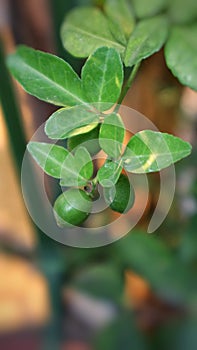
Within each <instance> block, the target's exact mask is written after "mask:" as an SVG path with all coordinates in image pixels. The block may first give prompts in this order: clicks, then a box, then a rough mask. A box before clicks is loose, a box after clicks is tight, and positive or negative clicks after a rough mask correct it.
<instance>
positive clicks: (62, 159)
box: [27, 142, 93, 186]
mask: <svg viewBox="0 0 197 350" xmlns="http://www.w3.org/2000/svg"><path fill="white" fill-rule="evenodd" d="M27 149H28V151H29V152H30V154H31V155H32V156H33V158H34V159H35V161H36V162H37V164H38V165H39V166H40V167H41V168H42V169H43V170H44V172H45V173H46V174H48V175H50V176H52V177H55V178H57V179H61V178H63V179H62V180H61V185H62V186H76V185H78V186H83V185H86V184H87V180H89V179H90V178H91V177H92V174H93V163H92V159H91V156H90V154H89V152H88V151H87V150H86V149H85V148H84V147H79V148H78V149H77V150H76V152H75V155H73V154H72V153H69V152H68V151H67V150H66V149H65V148H63V147H61V146H56V145H53V144H50V143H43V142H30V143H29V144H28V146H27Z"/></svg>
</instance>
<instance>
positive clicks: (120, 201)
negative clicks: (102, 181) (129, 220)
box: [104, 174, 135, 213]
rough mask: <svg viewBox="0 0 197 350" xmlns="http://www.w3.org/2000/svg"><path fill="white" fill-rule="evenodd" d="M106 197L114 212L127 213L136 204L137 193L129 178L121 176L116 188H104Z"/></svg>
mask: <svg viewBox="0 0 197 350" xmlns="http://www.w3.org/2000/svg"><path fill="white" fill-rule="evenodd" d="M104 197H105V200H106V202H107V204H108V205H109V206H110V208H111V209H112V210H114V211H117V212H118V213H126V212H128V211H129V210H130V209H131V207H132V206H133V204H134V201H135V192H134V189H133V186H132V185H131V183H130V182H129V179H128V177H127V176H126V175H124V174H121V175H120V177H119V179H118V181H117V183H116V184H115V186H113V187H108V188H107V187H106V188H104Z"/></svg>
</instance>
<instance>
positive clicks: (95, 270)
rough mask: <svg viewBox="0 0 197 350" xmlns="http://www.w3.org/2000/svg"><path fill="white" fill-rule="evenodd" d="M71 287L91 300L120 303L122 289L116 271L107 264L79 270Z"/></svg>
mask: <svg viewBox="0 0 197 350" xmlns="http://www.w3.org/2000/svg"><path fill="white" fill-rule="evenodd" d="M71 286H72V287H74V288H75V289H77V290H79V291H80V292H82V293H83V294H86V295H89V296H91V297H93V298H97V299H101V300H105V301H106V300H108V301H112V300H113V301H115V302H118V301H120V299H121V296H122V293H123V287H124V285H123V279H122V277H121V274H120V273H119V271H118V269H117V268H115V267H114V266H113V265H111V264H109V263H108V264H100V265H94V266H90V267H88V268H86V269H83V270H81V271H80V273H79V274H77V275H76V276H75V277H74V279H73V280H72V281H71Z"/></svg>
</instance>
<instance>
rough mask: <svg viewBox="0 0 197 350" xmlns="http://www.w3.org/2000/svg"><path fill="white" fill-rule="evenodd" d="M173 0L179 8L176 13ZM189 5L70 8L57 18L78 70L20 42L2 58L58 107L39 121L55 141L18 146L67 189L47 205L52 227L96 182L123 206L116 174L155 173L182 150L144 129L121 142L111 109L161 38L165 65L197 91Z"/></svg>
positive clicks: (77, 220)
mask: <svg viewBox="0 0 197 350" xmlns="http://www.w3.org/2000/svg"><path fill="white" fill-rule="evenodd" d="M175 3H177V4H178V3H181V4H182V5H183V6H182V9H183V8H184V9H185V10H183V11H182V12H181V13H177V11H176V9H177V4H176V6H175ZM190 3H191V6H190V7H188V5H187V4H185V2H183V1H182V0H176V1H172V2H168V1H167V0H151V1H149V7H148V8H147V6H146V5H147V4H146V1H145V0H136V1H135V0H133V1H132V0H130V1H127V0H121V1H120V0H106V1H105V2H104V5H103V7H102V9H101V8H100V7H99V8H97V7H95V6H92V7H77V8H75V9H74V10H72V11H71V12H70V13H69V14H68V15H67V16H66V18H65V21H64V23H63V25H62V28H61V37H62V41H63V45H64V47H65V48H66V50H68V51H69V52H70V53H71V54H72V55H74V56H76V57H81V58H87V57H88V58H87V60H86V61H85V63H84V65H83V67H82V70H81V75H80V76H78V75H77V73H76V72H75V71H74V70H73V68H72V67H71V66H70V65H69V64H68V63H67V62H66V61H64V60H63V59H61V58H59V57H57V56H55V55H52V54H48V53H44V52H41V51H37V50H34V49H32V48H28V47H26V46H19V47H18V48H17V51H16V52H15V53H14V54H12V55H10V56H9V57H8V67H9V69H10V71H11V73H12V74H13V76H14V77H15V78H16V79H17V80H18V82H19V83H20V84H21V85H22V86H23V88H24V89H25V90H26V91H27V92H28V93H29V94H31V95H34V96H36V97H37V98H39V99H41V100H43V101H46V102H49V103H52V104H54V105H56V106H59V107H61V108H60V109H58V110H57V111H56V112H55V113H53V114H52V115H51V116H50V117H49V119H48V120H47V122H46V124H45V133H46V135H47V136H48V137H49V138H50V139H51V140H55V141H53V142H55V143H54V144H53V143H44V142H29V144H28V146H27V148H28V151H29V152H30V153H31V155H32V156H33V158H34V159H35V161H36V162H37V164H38V165H39V166H40V167H41V168H42V169H43V170H44V172H45V173H46V174H48V175H50V176H52V177H54V178H57V179H59V180H60V185H61V186H63V187H66V188H67V189H66V191H64V192H63V193H62V194H61V195H60V196H59V197H58V198H57V199H56V201H55V204H54V215H55V218H56V221H57V224H58V225H59V226H61V227H62V226H68V225H69V226H70V225H80V224H81V223H82V222H83V221H85V220H86V218H87V217H88V215H89V213H90V212H91V208H92V202H93V201H94V199H95V197H96V196H97V195H98V193H97V187H98V186H101V187H103V193H104V198H105V200H106V203H107V204H108V205H109V207H110V208H111V209H112V210H114V211H117V212H120V213H125V212H127V211H128V210H129V209H130V208H131V207H132V205H133V203H134V198H135V194H134V190H133V188H132V185H131V184H130V182H129V181H128V177H127V176H126V175H125V172H129V173H135V174H143V173H151V172H157V171H160V170H162V169H164V168H166V167H168V166H170V165H171V164H173V163H175V162H177V161H179V160H181V159H182V158H184V157H186V156H188V155H189V154H190V152H191V145H190V144H189V143H188V142H185V141H183V140H182V139H180V138H178V137H175V136H173V135H170V134H167V133H162V132H156V131H152V130H143V131H140V132H138V133H136V134H135V135H134V136H132V137H131V138H130V140H129V141H128V143H127V144H126V146H125V134H126V130H125V126H124V123H123V120H122V118H121V115H120V114H119V107H120V104H121V103H122V100H123V98H124V96H125V95H126V93H127V91H128V89H129V87H130V86H131V84H132V81H133V80H134V77H135V75H136V73H137V71H138V68H139V66H140V63H141V61H142V60H143V59H145V58H147V57H149V56H151V55H152V54H154V53H155V52H156V51H158V50H160V49H161V48H162V46H163V45H165V57H166V63H167V65H168V67H169V68H170V69H171V71H172V73H173V74H174V75H175V76H176V77H178V79H179V80H180V82H182V83H183V84H185V85H187V86H189V87H191V88H193V89H197V85H196V84H197V83H196V82H197V79H196V71H197V70H196V60H195V57H196V55H195V52H196V51H195V50H196V49H195V45H193V44H194V41H195V38H196V33H197V25H196V23H195V22H194V23H193V20H194V19H195V18H194V13H196V12H195V10H196V1H193V0H190ZM189 8H190V10H188V9H189ZM192 9H193V10H192ZM188 62H189V64H188ZM125 68H127V72H128V70H129V71H130V75H129V77H127V74H126V73H125V71H126V69H125ZM58 140H67V148H65V147H63V146H62V145H61V146H60V145H57V144H56V143H57V142H58ZM100 150H102V151H103V152H104V153H105V155H106V156H105V158H106V159H105V162H104V164H103V165H102V166H101V167H100V168H99V169H94V164H93V156H94V155H95V154H97V153H98V152H99V151H100Z"/></svg>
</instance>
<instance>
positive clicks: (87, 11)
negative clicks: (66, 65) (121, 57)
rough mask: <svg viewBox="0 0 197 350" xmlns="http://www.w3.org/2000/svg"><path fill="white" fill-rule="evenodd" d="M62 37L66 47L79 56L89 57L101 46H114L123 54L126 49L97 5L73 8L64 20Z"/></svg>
mask: <svg viewBox="0 0 197 350" xmlns="http://www.w3.org/2000/svg"><path fill="white" fill-rule="evenodd" d="M61 37H62V42H63V45H64V47H65V49H66V50H68V51H69V52H70V53H71V54H72V55H73V56H77V57H88V56H89V55H90V54H92V52H94V51H95V50H96V49H97V48H99V47H101V46H107V47H113V48H115V49H116V50H117V51H118V52H119V53H121V54H123V52H124V50H125V48H124V46H123V45H122V44H120V43H118V42H117V41H116V40H115V38H114V37H113V35H112V34H111V32H110V29H109V23H108V21H107V18H106V17H105V16H104V15H103V13H102V12H101V11H100V10H99V9H97V8H95V7H77V8H76V9H74V10H72V11H71V12H70V13H69V14H68V15H67V16H66V18H65V20H64V23H63V25H62V28H61Z"/></svg>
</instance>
